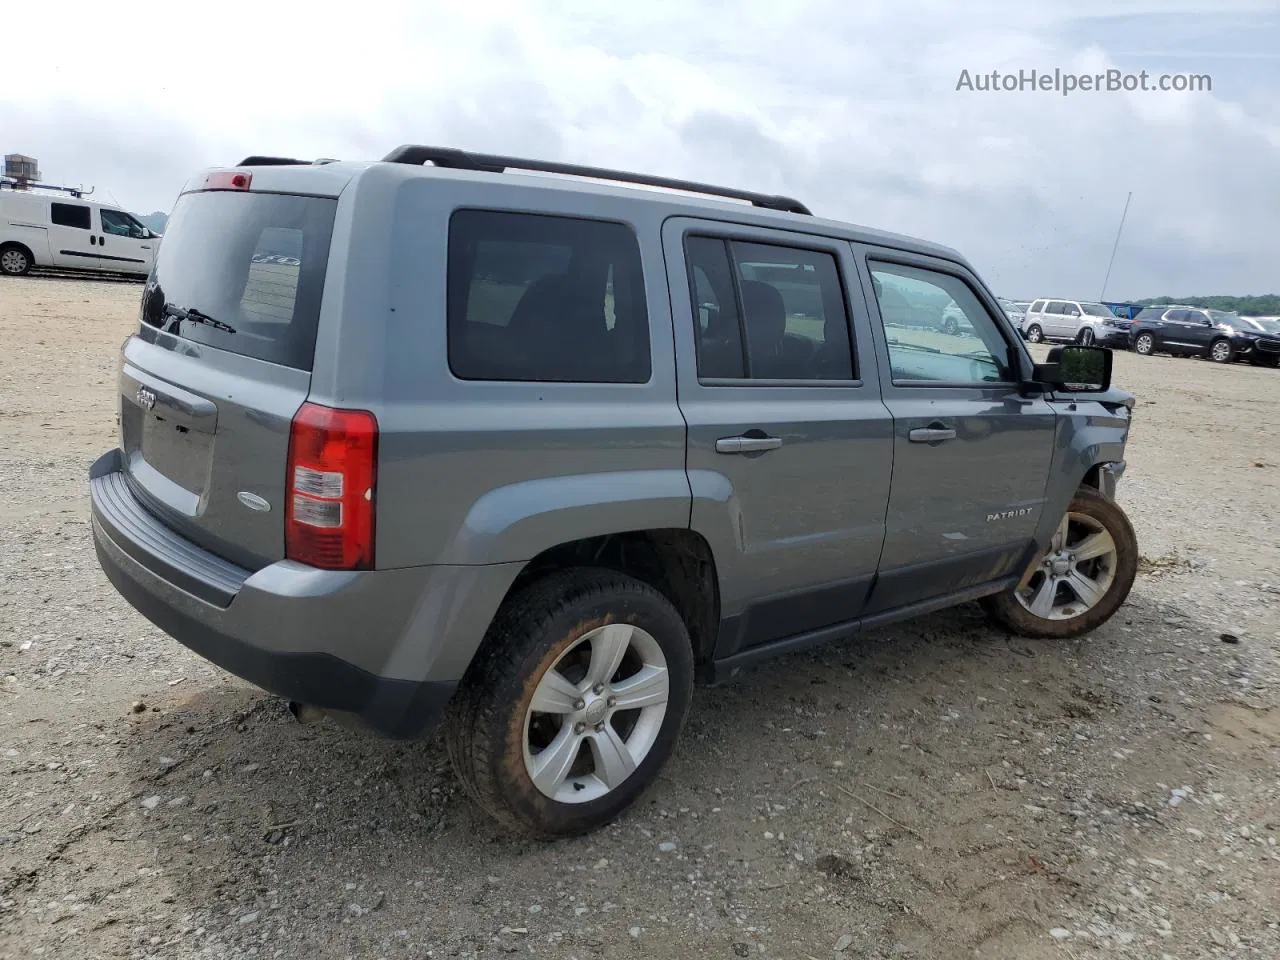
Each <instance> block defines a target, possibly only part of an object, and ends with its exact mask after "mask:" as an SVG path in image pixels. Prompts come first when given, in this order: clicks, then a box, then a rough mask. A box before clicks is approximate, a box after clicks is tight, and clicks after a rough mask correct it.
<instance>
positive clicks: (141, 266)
mask: <svg viewBox="0 0 1280 960" xmlns="http://www.w3.org/2000/svg"><path fill="white" fill-rule="evenodd" d="M98 215H99V217H100V218H101V220H102V233H101V234H100V235H99V237H98V259H99V260H100V261H101V263H102V269H103V270H119V271H121V272H122V273H135V274H141V275H142V276H146V275H147V274H149V273H150V272H151V266H152V263H153V261H154V259H155V257H154V254H155V249H154V248H155V241H154V240H152V239H150V238H149V237H148V233H149V231H148V230H147V229H146V228H145V227H144V226H143V225H142V224H140V223H139V222H138V221H137V220H135V219H134V218H133V217H131V216H130V215H129V214H127V213H125V212H124V211H123V210H108V209H107V208H105V207H100V208H98Z"/></svg>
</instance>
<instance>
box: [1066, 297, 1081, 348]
mask: <svg viewBox="0 0 1280 960" xmlns="http://www.w3.org/2000/svg"><path fill="white" fill-rule="evenodd" d="M1083 326H1084V311H1082V310H1081V309H1080V304H1078V303H1064V304H1063V305H1062V336H1063V339H1066V340H1074V339H1075V338H1076V337H1077V336H1079V334H1080V328H1081V327H1083Z"/></svg>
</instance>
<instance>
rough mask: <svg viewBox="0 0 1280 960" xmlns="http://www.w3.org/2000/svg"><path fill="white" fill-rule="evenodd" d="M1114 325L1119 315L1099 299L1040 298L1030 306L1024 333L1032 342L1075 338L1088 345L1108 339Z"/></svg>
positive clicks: (1023, 322)
mask: <svg viewBox="0 0 1280 960" xmlns="http://www.w3.org/2000/svg"><path fill="white" fill-rule="evenodd" d="M1115 326H1116V315H1115V314H1114V313H1112V312H1111V311H1110V310H1109V309H1107V308H1106V307H1105V306H1103V305H1102V304H1100V303H1095V302H1093V301H1090V300H1049V299H1041V300H1036V301H1034V302H1033V303H1032V304H1031V306H1030V307H1028V308H1027V313H1026V316H1025V317H1023V319H1022V335H1023V336H1024V337H1025V338H1026V339H1027V340H1028V341H1029V342H1031V343H1040V342H1041V341H1043V340H1073V341H1076V342H1078V343H1083V344H1086V345H1089V344H1093V343H1101V342H1102V341H1105V340H1107V339H1109V338H1110V336H1111V334H1112V333H1113V332H1114V331H1113V330H1112V329H1111V328H1113V327H1115ZM1104 328H1105V329H1104Z"/></svg>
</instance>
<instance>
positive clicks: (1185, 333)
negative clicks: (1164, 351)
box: [1160, 309, 1195, 353]
mask: <svg viewBox="0 0 1280 960" xmlns="http://www.w3.org/2000/svg"><path fill="white" fill-rule="evenodd" d="M1194 312H1195V311H1193V310H1183V309H1178V310H1170V311H1168V312H1167V313H1166V314H1165V315H1164V319H1163V320H1161V321H1160V342H1161V344H1162V345H1164V346H1166V347H1169V348H1170V349H1172V350H1173V351H1175V352H1177V353H1186V352H1187V351H1188V350H1190V349H1192V348H1193V347H1194V342H1193V340H1192V337H1191V316H1192V314H1193V313H1194Z"/></svg>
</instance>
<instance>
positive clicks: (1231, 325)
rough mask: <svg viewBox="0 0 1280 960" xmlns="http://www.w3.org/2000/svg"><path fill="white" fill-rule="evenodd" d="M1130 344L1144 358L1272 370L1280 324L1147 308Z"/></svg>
mask: <svg viewBox="0 0 1280 960" xmlns="http://www.w3.org/2000/svg"><path fill="white" fill-rule="evenodd" d="M1129 343H1130V345H1131V346H1132V347H1133V349H1134V351H1135V352H1136V353H1140V354H1143V355H1150V354H1153V353H1169V354H1173V355H1174V356H1198V357H1208V358H1209V359H1210V360H1214V361H1216V362H1218V363H1231V362H1232V361H1234V360H1248V361H1249V362H1250V363H1253V364H1255V365H1257V366H1269V367H1274V366H1276V365H1277V363H1278V362H1280V324H1277V323H1276V322H1275V321H1267V320H1252V319H1249V318H1248V317H1241V316H1239V315H1238V314H1234V313H1227V312H1225V311H1223V310H1210V309H1208V308H1205V307H1186V306H1178V305H1176V304H1175V305H1169V304H1165V305H1162V306H1155V307H1147V308H1146V309H1145V310H1143V311H1142V312H1141V313H1140V314H1138V316H1137V317H1135V318H1134V321H1133V323H1132V325H1130V327H1129Z"/></svg>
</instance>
